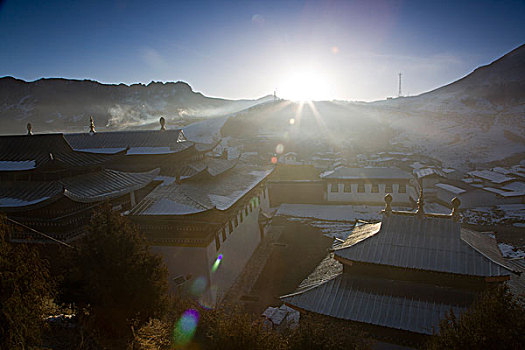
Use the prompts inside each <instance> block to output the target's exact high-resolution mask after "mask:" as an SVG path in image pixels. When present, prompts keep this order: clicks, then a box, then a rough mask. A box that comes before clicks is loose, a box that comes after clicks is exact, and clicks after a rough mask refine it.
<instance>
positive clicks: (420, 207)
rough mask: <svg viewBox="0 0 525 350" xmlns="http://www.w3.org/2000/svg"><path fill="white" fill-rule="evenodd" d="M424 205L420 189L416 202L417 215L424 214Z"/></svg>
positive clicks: (421, 188)
mask: <svg viewBox="0 0 525 350" xmlns="http://www.w3.org/2000/svg"><path fill="white" fill-rule="evenodd" d="M424 205H425V200H424V199H423V187H420V190H419V199H418V200H417V210H416V214H418V215H424V214H425V209H424V208H423V207H424Z"/></svg>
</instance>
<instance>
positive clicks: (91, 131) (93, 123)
mask: <svg viewBox="0 0 525 350" xmlns="http://www.w3.org/2000/svg"><path fill="white" fill-rule="evenodd" d="M89 133H90V134H94V133H96V131H95V122H94V121H93V117H90V118H89Z"/></svg>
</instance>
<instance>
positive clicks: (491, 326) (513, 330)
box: [427, 286, 525, 349]
mask: <svg viewBox="0 0 525 350" xmlns="http://www.w3.org/2000/svg"><path fill="white" fill-rule="evenodd" d="M523 344H525V308H524V307H523V305H522V304H520V303H518V301H517V300H516V299H515V298H514V297H513V296H512V294H511V293H510V292H509V290H508V288H507V287H506V286H499V287H497V288H494V289H492V290H490V291H488V292H486V293H484V294H482V295H481V296H480V298H479V299H478V300H477V301H476V302H475V303H474V304H473V305H472V306H471V307H470V308H469V309H468V310H467V311H466V312H465V313H464V314H462V315H461V316H459V318H458V317H457V316H456V315H454V313H453V312H452V311H451V312H450V313H449V314H448V315H447V316H446V318H445V319H444V320H442V321H441V322H440V324H439V334H435V335H433V336H432V338H431V340H430V341H429V343H428V344H427V348H428V349H522V348H523Z"/></svg>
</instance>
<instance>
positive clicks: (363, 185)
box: [357, 184, 365, 193]
mask: <svg viewBox="0 0 525 350" xmlns="http://www.w3.org/2000/svg"><path fill="white" fill-rule="evenodd" d="M357 192H361V193H363V192H365V184H358V185H357Z"/></svg>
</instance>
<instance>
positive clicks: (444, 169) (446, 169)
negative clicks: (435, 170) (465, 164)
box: [441, 168, 456, 174]
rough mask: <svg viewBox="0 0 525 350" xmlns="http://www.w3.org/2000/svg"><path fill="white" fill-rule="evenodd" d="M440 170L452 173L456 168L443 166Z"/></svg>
mask: <svg viewBox="0 0 525 350" xmlns="http://www.w3.org/2000/svg"><path fill="white" fill-rule="evenodd" d="M441 171H442V172H444V173H445V174H450V173H453V172H454V171H456V169H453V168H443V169H441Z"/></svg>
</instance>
